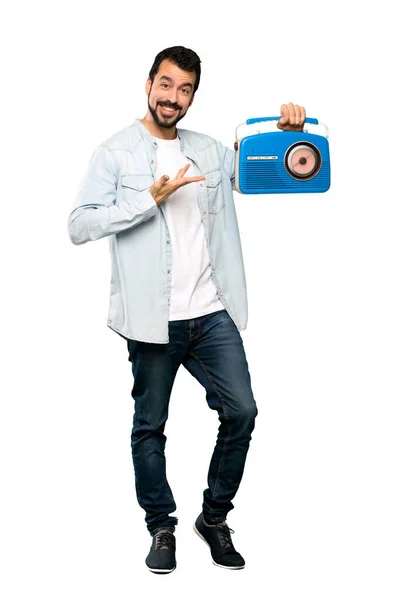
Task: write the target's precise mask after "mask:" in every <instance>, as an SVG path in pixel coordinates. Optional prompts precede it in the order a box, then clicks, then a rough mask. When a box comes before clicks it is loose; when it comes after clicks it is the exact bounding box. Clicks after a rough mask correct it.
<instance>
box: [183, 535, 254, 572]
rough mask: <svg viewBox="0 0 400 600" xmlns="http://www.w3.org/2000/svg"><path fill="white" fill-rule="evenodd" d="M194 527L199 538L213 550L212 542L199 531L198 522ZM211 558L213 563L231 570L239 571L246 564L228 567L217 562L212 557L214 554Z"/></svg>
mask: <svg viewBox="0 0 400 600" xmlns="http://www.w3.org/2000/svg"><path fill="white" fill-rule="evenodd" d="M193 529H194V531H195V533H197V535H198V536H199V538H201V539H202V540H203V542H205V543H206V544H207V546H208V547H209V548H210V550H211V546H210V544H209V543H208V542H207V540H206V539H205V538H204V537H203V536H202V535H201V533H200V531H199V530H198V529H197V527H196V523H195V524H194V525H193ZM211 560H212V562H213V564H214V565H215V566H216V567H221V568H222V569H229V570H230V571H237V570H238V569H244V567H245V565H243V566H239V567H227V566H226V565H220V564H218V563H217V562H215V560H214V559H213V558H212V556H211Z"/></svg>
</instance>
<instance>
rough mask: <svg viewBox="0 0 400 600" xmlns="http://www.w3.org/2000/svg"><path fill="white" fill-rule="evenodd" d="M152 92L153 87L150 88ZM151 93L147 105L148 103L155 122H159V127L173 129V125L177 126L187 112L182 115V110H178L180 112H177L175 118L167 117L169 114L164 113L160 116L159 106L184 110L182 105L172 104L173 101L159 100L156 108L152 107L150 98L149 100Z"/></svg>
mask: <svg viewBox="0 0 400 600" xmlns="http://www.w3.org/2000/svg"><path fill="white" fill-rule="evenodd" d="M150 93H151V89H150ZM150 93H149V95H148V96H147V105H148V107H149V111H150V113H151V116H152V117H153V119H154V121H155V123H156V124H157V125H158V126H159V127H164V128H165V129H171V128H172V127H175V125H176V124H177V123H178V122H179V121H180V120H181V119H183V117H184V116H185V114H186V113H183V115H182V114H181V113H180V112H178V114H177V116H176V117H175V118H172V117H167V116H164V115H160V117H159V116H158V114H157V107H158V106H166V107H167V108H168V107H169V108H175V109H177V110H179V111H181V110H182V107H180V106H177V105H176V104H171V103H169V102H161V103H159V102H157V104H156V108H155V109H154V108H152V107H151V106H150V100H149V98H150Z"/></svg>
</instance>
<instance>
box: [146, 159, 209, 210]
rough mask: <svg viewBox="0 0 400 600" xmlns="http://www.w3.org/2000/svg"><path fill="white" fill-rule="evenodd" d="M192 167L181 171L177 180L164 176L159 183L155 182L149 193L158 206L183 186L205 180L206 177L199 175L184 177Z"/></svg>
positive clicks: (177, 175)
mask: <svg viewBox="0 0 400 600" xmlns="http://www.w3.org/2000/svg"><path fill="white" fill-rule="evenodd" d="M189 167H190V163H189V164H187V165H186V166H185V167H182V169H179V171H178V173H177V174H176V177H175V179H170V178H169V176H168V175H163V176H162V177H160V179H159V180H158V181H155V182H154V183H153V185H151V186H150V187H149V192H150V194H151V195H152V196H153V198H154V200H155V201H156V203H157V204H160V202H163V201H164V200H166V199H167V198H168V197H169V196H170V195H171V194H173V193H174V192H176V190H178V189H179V188H180V187H182V186H183V185H187V184H188V183H193V182H195V181H202V180H203V179H205V176H204V175H197V176H195V177H184V174H185V173H186V171H187V170H188V168H189Z"/></svg>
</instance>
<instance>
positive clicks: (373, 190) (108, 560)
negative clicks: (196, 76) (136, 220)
mask: <svg viewBox="0 0 400 600" xmlns="http://www.w3.org/2000/svg"><path fill="white" fill-rule="evenodd" d="M394 22H395V20H394V14H393V13H391V11H390V8H389V2H380V3H379V4H377V3H372V2H362V3H361V2H360V3H359V2H347V3H343V4H342V3H339V4H338V3H333V2H332V3H331V4H330V5H328V4H327V3H321V2H307V3H300V2H291V1H288V2H276V3H268V2H263V3H261V2H260V3H256V2H250V1H247V2H243V3H241V2H238V3H236V4H233V3H229V4H228V3H226V4H223V3H222V4H217V3H216V2H206V1H202V2H199V3H195V2H185V3H176V2H172V3H171V2H157V1H153V2H147V3H144V2H143V3H137V2H133V1H132V2H128V1H122V0H120V1H116V0H115V1H114V2H113V3H111V2H103V1H99V0H97V1H96V2H94V1H93V2H89V1H86V2H83V1H82V2H80V3H79V4H70V3H66V2H65V3H62V2H43V1H38V2H35V3H28V2H15V3H14V4H13V8H12V9H9V10H7V11H3V15H2V17H1V36H0V37H1V40H2V42H1V46H2V47H1V54H2V65H3V68H2V71H3V74H2V77H1V79H2V84H3V85H2V87H3V92H2V96H1V102H2V109H1V118H2V126H1V130H2V143H1V152H2V157H1V165H2V175H1V182H2V186H1V192H2V227H1V232H2V235H1V260H2V271H1V272H2V294H1V302H2V310H1V314H2V327H1V344H2V373H3V374H2V379H1V381H2V388H3V390H2V392H1V413H2V414H1V431H0V444H1V448H0V451H1V458H2V467H1V469H2V471H1V473H2V474H1V486H2V490H3V491H2V493H1V504H2V507H1V517H2V524H1V549H2V552H3V557H2V558H1V564H2V571H3V575H2V581H1V584H0V585H1V587H2V588H3V589H2V597H3V598H7V600H14V599H17V598H18V599H22V598H27V597H30V598H41V600H45V599H46V600H47V599H54V598H57V600H64V599H67V598H68V599H71V598H74V599H75V600H83V599H85V600H86V599H87V598H96V599H97V600H100V599H103V598H104V599H105V598H107V599H110V598H118V600H125V599H128V598H133V597H137V596H138V594H139V593H142V594H144V595H145V596H144V597H146V598H160V597H163V598H181V597H182V598H186V597H187V596H188V595H189V594H190V595H195V596H198V597H200V596H201V597H203V598H206V597H208V598H210V597H224V598H243V597H244V596H245V595H247V596H249V595H251V596H252V597H253V596H254V597H257V598H258V597H263V598H271V599H273V600H281V599H282V600H286V599H287V600H289V599H290V600H293V599H297V598H307V600H328V599H329V600H330V599H335V600H336V599H337V598H341V599H349V600H353V599H355V598H362V599H363V600H364V599H367V598H368V599H375V598H376V599H378V598H379V599H381V598H385V600H391V599H393V600H394V599H396V600H398V598H399V593H400V585H399V578H398V568H399V558H400V557H399V536H400V527H399V510H398V507H399V506H400V497H399V496H400V494H399V454H400V452H399V450H400V448H399V413H400V411H399V399H400V394H399V392H400V385H399V358H400V356H399V354H400V351H399V334H400V319H399V306H400V292H399V257H400V242H399V217H400V209H399V192H398V177H397V175H398V165H397V164H396V162H395V161H396V155H395V149H396V148H395V147H397V144H398V137H399V133H400V132H399V117H398V111H399V102H398V95H397V94H396V93H395V90H394V85H395V80H396V78H397V73H398V64H397V63H398V61H397V59H396V60H395V54H396V55H397V58H398V55H399V48H398V46H397V47H396V45H395V44H396V42H395V39H396V37H397V31H395V27H394ZM172 45H184V46H187V47H189V48H192V49H193V50H195V51H196V52H197V53H198V54H199V56H200V58H201V60H202V78H201V83H200V87H199V90H198V92H197V94H196V98H195V101H194V104H193V106H192V107H191V108H190V109H189V113H188V114H187V116H186V117H185V118H184V120H183V121H181V123H180V125H181V126H182V127H185V128H187V129H193V130H197V131H201V132H203V133H207V134H209V135H212V136H213V137H215V138H217V139H219V140H220V141H221V142H223V143H224V144H225V145H228V146H230V147H232V146H233V142H234V133H235V129H236V127H237V126H238V125H239V124H240V123H243V122H244V121H245V120H246V119H247V118H250V117H257V116H266V115H277V114H279V109H280V106H281V104H282V103H287V102H293V103H297V104H300V105H304V106H305V107H306V109H307V116H309V117H316V118H318V119H319V120H320V121H321V122H323V123H326V124H327V125H328V127H329V130H330V138H329V141H330V151H331V167H332V186H331V189H330V190H329V192H327V193H325V194H315V195H313V194H310V195H308V196H307V195H301V196H300V195H296V194H294V195H292V196H290V195H287V196H285V195H274V196H244V195H239V194H237V193H236V192H235V203H236V208H237V214H238V219H239V226H240V231H241V236H242V245H243V253H244V259H245V265H246V273H247V283H248V293H249V322H248V328H247V330H245V331H243V332H242V337H243V340H244V344H245V348H246V353H247V359H248V362H249V366H250V372H251V376H252V383H253V391H254V395H255V397H256V401H257V404H258V408H259V415H258V417H257V421H256V428H255V430H254V433H253V439H252V442H251V445H250V450H249V454H248V459H247V463H246V470H245V474H244V477H243V480H242V484H241V487H240V489H239V491H238V493H237V495H236V497H235V499H234V505H235V509H234V510H233V511H232V512H231V513H230V514H229V518H228V524H229V525H230V527H231V528H233V529H234V530H235V534H234V535H233V541H234V543H235V545H236V547H237V549H238V550H239V551H240V552H241V553H242V554H243V555H244V557H245V559H246V562H247V564H246V568H245V569H244V570H243V571H237V572H232V571H227V570H224V569H219V568H217V567H215V566H214V565H213V564H212V563H211V558H210V554H209V550H208V547H207V546H206V545H205V544H204V543H203V542H202V541H201V540H200V539H199V538H198V537H197V536H196V535H195V533H194V532H193V530H192V524H193V521H194V519H195V518H196V517H197V515H198V513H199V512H200V510H201V502H202V493H203V490H204V488H205V487H206V475H207V470H208V464H209V460H210V457H211V453H212V449H213V446H214V443H215V439H216V435H217V427H218V421H217V415H216V413H214V412H213V411H210V410H209V409H208V407H207V404H206V400H205V393H204V390H203V388H202V387H201V386H200V385H199V384H198V383H197V381H196V380H195V379H193V378H192V377H191V376H190V375H189V374H188V373H187V372H186V371H185V370H184V369H183V368H181V369H180V370H179V372H178V376H177V379H176V383H175V386H174V389H173V393H172V397H171V404H170V417H169V420H168V423H167V427H166V435H167V438H168V441H167V474H168V479H169V482H170V484H171V487H172V489H173V493H174V496H175V500H176V503H177V505H178V510H177V512H176V513H175V514H176V516H177V517H178V519H179V525H178V528H177V531H176V537H177V561H178V568H177V570H176V571H175V572H174V573H172V574H171V575H169V576H168V577H157V576H156V575H153V574H152V573H150V572H149V571H147V569H146V567H145V564H144V559H145V556H146V554H147V552H148V550H149V548H150V542H151V538H150V536H149V534H148V532H147V529H146V527H145V522H144V513H143V511H142V510H141V509H140V508H139V506H138V505H137V502H136V495H135V490H134V477H133V467H132V462H131V455H130V431H131V424H132V414H133V400H132V398H131V396H130V392H131V387H132V375H131V371H130V367H131V364H130V363H129V362H128V360H127V351H126V346H125V342H124V341H123V340H122V339H121V338H120V337H119V336H118V335H117V334H115V333H114V332H112V331H111V330H110V329H109V328H108V327H107V325H106V317H107V310H108V294H109V274H110V265H109V251H108V240H107V239H102V240H99V241H98V242H96V243H88V244H85V245H84V246H80V247H76V246H73V245H72V243H71V242H70V240H69V238H68V233H67V219H68V215H69V212H70V210H71V207H72V204H73V202H74V200H75V195H76V192H77V189H78V185H79V182H80V180H81V178H82V177H83V174H84V172H85V169H86V167H87V164H88V161H89V158H90V156H91V154H92V152H93V151H94V150H95V148H96V147H97V146H98V145H99V144H100V143H101V142H103V141H104V140H105V139H106V138H107V137H109V136H110V135H112V134H113V133H114V132H116V131H118V130H119V129H122V128H123V127H125V126H127V125H129V124H130V123H132V122H133V120H134V119H135V118H137V117H140V118H141V117H143V116H144V114H145V112H146V108H147V98H146V96H145V93H144V85H145V81H146V78H147V75H148V72H149V69H150V67H151V65H152V63H153V60H154V58H155V56H156V54H157V53H158V52H159V51H160V50H162V49H163V48H165V47H168V46H172ZM139 590H141V591H140V592H139Z"/></svg>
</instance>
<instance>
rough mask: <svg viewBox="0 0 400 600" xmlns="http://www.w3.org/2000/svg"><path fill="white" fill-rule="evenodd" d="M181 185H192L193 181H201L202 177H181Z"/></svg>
mask: <svg viewBox="0 0 400 600" xmlns="http://www.w3.org/2000/svg"><path fill="white" fill-rule="evenodd" d="M180 179H181V181H182V185H184V184H185V183H194V182H195V181H203V179H205V177H204V175H196V176H195V177H181V178H180Z"/></svg>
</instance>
